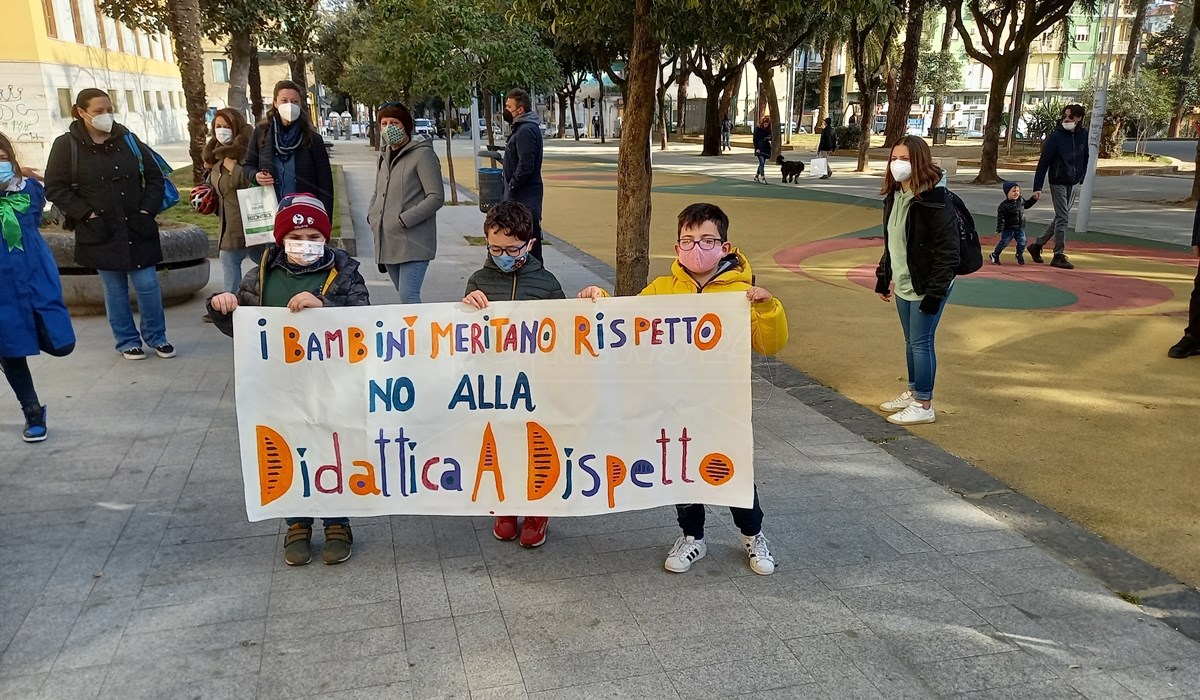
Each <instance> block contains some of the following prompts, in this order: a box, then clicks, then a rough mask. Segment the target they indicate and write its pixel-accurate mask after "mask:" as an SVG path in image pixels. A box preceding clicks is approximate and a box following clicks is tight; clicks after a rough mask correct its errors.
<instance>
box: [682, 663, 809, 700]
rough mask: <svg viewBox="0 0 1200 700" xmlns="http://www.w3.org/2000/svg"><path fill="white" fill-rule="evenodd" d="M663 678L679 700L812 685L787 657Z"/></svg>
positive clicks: (703, 668) (714, 666)
mask: <svg viewBox="0 0 1200 700" xmlns="http://www.w3.org/2000/svg"><path fill="white" fill-rule="evenodd" d="M667 677H668V678H670V679H671V684H672V685H674V686H675V690H676V691H677V692H678V693H679V697H681V698H685V699H686V698H710V697H729V696H731V695H735V694H744V693H760V692H763V691H768V690H773V689H778V688H788V687H790V686H795V685H802V684H807V683H812V682H813V678H812V676H811V675H809V673H808V671H807V670H805V668H804V666H803V665H801V663H800V662H799V661H797V660H796V657H794V656H792V655H791V654H790V653H786V654H777V655H773V656H763V657H744V658H738V659H732V660H726V661H722V662H720V663H715V664H710V665H707V666H699V667H695V668H688V669H668V670H667Z"/></svg>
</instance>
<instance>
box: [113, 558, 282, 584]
mask: <svg viewBox="0 0 1200 700" xmlns="http://www.w3.org/2000/svg"><path fill="white" fill-rule="evenodd" d="M150 553H151V555H152V556H153V554H154V552H153V551H151V552H150ZM114 556H115V555H114ZM274 565H275V560H274V557H264V556H263V555H261V554H246V555H241V556H236V557H227V558H222V559H221V560H220V561H219V562H217V561H215V560H211V559H200V560H198V561H185V562H178V563H170V564H164V563H161V562H160V563H157V564H152V565H151V566H149V567H148V568H147V569H146V573H145V578H144V580H143V583H144V584H145V585H148V586H160V585H164V584H170V583H182V582H184V581H198V580H212V579H217V578H224V577H243V576H256V575H262V574H269V573H271V570H272V569H273V568H274ZM97 585H99V584H97ZM139 587H140V586H139Z"/></svg>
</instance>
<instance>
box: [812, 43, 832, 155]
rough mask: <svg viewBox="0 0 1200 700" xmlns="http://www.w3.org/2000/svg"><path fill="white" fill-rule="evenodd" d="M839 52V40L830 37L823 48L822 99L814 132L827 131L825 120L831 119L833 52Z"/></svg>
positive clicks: (818, 107)
mask: <svg viewBox="0 0 1200 700" xmlns="http://www.w3.org/2000/svg"><path fill="white" fill-rule="evenodd" d="M835 50H837V39H835V38H834V37H829V38H828V39H826V40H825V45H824V46H822V47H821V99H820V104H819V105H818V106H817V123H816V124H813V132H814V133H818V134H819V133H821V132H822V131H824V130H825V120H826V119H827V118H829V78H830V73H831V72H832V70H833V65H832V64H833V52H834V51H835Z"/></svg>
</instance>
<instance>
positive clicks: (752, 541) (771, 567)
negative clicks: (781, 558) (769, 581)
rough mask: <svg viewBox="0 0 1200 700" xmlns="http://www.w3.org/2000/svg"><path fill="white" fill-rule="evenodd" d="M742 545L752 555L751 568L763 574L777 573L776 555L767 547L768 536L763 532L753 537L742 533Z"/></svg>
mask: <svg viewBox="0 0 1200 700" xmlns="http://www.w3.org/2000/svg"><path fill="white" fill-rule="evenodd" d="M742 545H743V546H745V547H746V554H748V555H749V556H750V570H751V571H753V572H754V573H756V574H759V575H761V576H770V575H771V574H773V573H775V557H773V556H771V550H770V549H769V548H768V547H767V537H766V535H764V534H762V533H761V532H760V533H758V534H757V535H754V536H753V537H747V536H745V535H742Z"/></svg>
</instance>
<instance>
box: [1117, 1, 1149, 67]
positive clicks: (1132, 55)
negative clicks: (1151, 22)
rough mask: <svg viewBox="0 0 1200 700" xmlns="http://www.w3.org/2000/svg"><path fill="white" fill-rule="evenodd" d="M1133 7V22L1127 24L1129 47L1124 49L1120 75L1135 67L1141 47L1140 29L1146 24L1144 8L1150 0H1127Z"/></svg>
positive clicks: (1147, 6)
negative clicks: (1123, 61)
mask: <svg viewBox="0 0 1200 700" xmlns="http://www.w3.org/2000/svg"><path fill="white" fill-rule="evenodd" d="M1127 5H1132V6H1133V8H1134V15H1133V22H1132V23H1131V24H1130V25H1129V48H1127V49H1126V50H1125V63H1123V64H1121V75H1129V74H1130V73H1132V72H1133V69H1134V68H1136V67H1137V57H1138V52H1139V51H1140V50H1141V48H1142V31H1143V29H1144V28H1145V26H1146V10H1147V9H1148V8H1149V7H1150V0H1128V2H1127Z"/></svg>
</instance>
